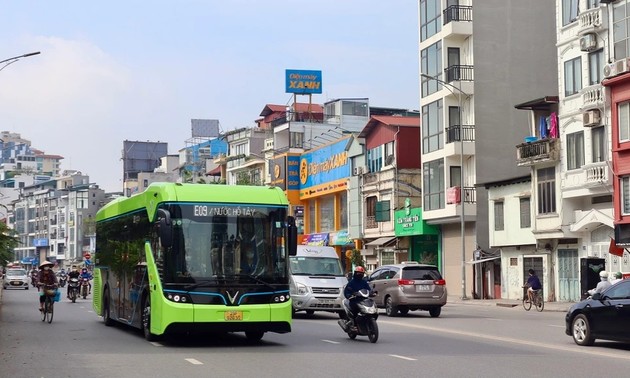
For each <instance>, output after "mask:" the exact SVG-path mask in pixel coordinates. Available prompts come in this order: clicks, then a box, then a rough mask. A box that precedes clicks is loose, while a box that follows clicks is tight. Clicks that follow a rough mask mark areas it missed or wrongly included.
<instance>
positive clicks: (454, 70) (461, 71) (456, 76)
mask: <svg viewBox="0 0 630 378" xmlns="http://www.w3.org/2000/svg"><path fill="white" fill-rule="evenodd" d="M444 78H445V79H446V82H447V83H450V82H453V81H473V66H469V65H462V64H453V65H451V66H448V67H446V68H445V69H444Z"/></svg>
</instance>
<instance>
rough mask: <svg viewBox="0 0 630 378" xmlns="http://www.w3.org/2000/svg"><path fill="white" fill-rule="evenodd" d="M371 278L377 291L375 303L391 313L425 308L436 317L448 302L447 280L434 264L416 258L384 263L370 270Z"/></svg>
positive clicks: (371, 284)
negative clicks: (420, 261)
mask: <svg viewBox="0 0 630 378" xmlns="http://www.w3.org/2000/svg"><path fill="white" fill-rule="evenodd" d="M368 281H369V283H370V286H371V287H372V288H373V289H374V290H376V291H377V294H376V297H375V298H374V301H375V302H376V305H377V306H378V307H379V308H385V313H386V314H387V315H388V316H396V315H398V312H400V313H401V314H402V315H407V313H408V312H409V311H410V310H424V311H429V314H430V315H431V317H433V318H435V317H438V316H440V313H441V312H442V306H444V305H445V304H446V281H444V279H443V278H442V275H441V274H440V271H439V270H438V268H437V267H436V266H435V265H425V264H419V263H417V262H405V263H402V264H393V265H383V266H381V267H379V268H378V269H376V270H375V271H374V272H373V273H372V274H370V276H369V277H368Z"/></svg>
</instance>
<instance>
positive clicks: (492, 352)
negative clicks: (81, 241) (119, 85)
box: [0, 289, 630, 378]
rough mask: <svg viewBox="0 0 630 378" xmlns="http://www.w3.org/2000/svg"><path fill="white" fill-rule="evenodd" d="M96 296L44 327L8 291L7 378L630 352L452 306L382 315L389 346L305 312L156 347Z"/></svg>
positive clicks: (361, 369)
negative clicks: (286, 327)
mask: <svg viewBox="0 0 630 378" xmlns="http://www.w3.org/2000/svg"><path fill="white" fill-rule="evenodd" d="M90 299H91V298H88V300H82V299H81V300H79V301H78V302H77V303H75V304H73V303H70V302H68V301H67V300H62V302H60V303H58V304H57V305H56V308H55V319H54V320H53V323H52V324H47V323H42V321H41V320H40V314H39V311H38V310H37V292H36V291H34V290H32V289H31V290H28V291H22V290H7V291H5V292H4V293H3V298H2V300H3V304H2V306H1V307H0V377H11V378H20V377H29V378H30V377H82V378H89V377H118V378H125V377H134V378H137V377H181V376H186V377H247V376H252V377H296V376H297V377H300V378H306V377H323V376H324V377H390V376H391V377H398V376H399V377H420V376H440V377H487V376H493V377H507V376H509V377H587V376H595V375H600V374H602V373H603V372H607V373H610V372H623V371H625V370H626V369H627V367H628V366H630V345H626V344H617V343H611V342H598V343H596V346H595V347H588V348H587V347H579V346H577V345H575V344H574V343H573V341H572V339H571V338H570V337H569V336H566V335H565V334H564V313H562V312H542V313H538V312H532V311H530V312H525V311H524V310H523V309H522V307H513V308H507V307H497V306H477V305H470V304H449V305H447V306H446V307H445V308H444V309H443V312H442V316H441V317H439V318H431V317H429V315H428V313H425V312H411V313H410V314H409V315H408V316H406V317H397V318H389V317H387V316H385V315H384V314H381V316H380V317H379V320H378V323H379V328H380V338H379V341H378V342H377V343H376V344H370V343H369V341H368V340H367V338H366V337H358V338H357V339H356V340H350V339H349V338H348V337H347V336H346V335H345V334H344V333H343V332H342V331H341V329H340V328H339V326H338V325H337V316H336V315H333V314H327V313H321V314H320V313H318V314H316V315H315V316H313V317H307V316H306V315H302V314H299V313H298V314H297V315H296V318H295V319H294V323H293V332H291V333H290V334H284V335H280V334H266V335H265V337H264V338H263V340H262V342H260V343H254V344H252V343H250V342H248V341H247V340H246V339H245V337H244V336H243V335H242V334H228V335H197V334H190V335H181V336H179V337H176V338H167V339H165V340H164V341H162V342H159V343H149V342H147V341H145V340H144V339H143V338H142V335H141V334H140V333H139V332H137V331H135V330H131V329H129V328H127V327H124V326H116V327H105V326H104V324H103V322H102V320H101V319H100V318H99V317H97V316H96V315H95V314H94V312H93V310H92V308H91V302H90Z"/></svg>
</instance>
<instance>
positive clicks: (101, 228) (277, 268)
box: [93, 183, 297, 341]
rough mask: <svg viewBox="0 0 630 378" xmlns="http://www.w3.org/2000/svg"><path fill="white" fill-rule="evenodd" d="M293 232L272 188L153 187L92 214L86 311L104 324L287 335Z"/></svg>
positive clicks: (152, 336)
mask: <svg viewBox="0 0 630 378" xmlns="http://www.w3.org/2000/svg"><path fill="white" fill-rule="evenodd" d="M296 248H297V228H296V227H295V219H294V218H293V217H291V216H289V204H288V201H287V198H286V196H285V194H284V192H283V191H282V190H281V189H280V188H277V187H268V186H241V185H236V186H234V185H206V184H180V183H153V184H151V185H150V186H149V187H148V188H147V189H146V190H145V191H144V192H142V193H138V194H135V195H133V196H131V197H129V198H126V197H122V198H118V199H116V200H114V201H112V202H110V203H108V204H107V205H105V206H104V207H103V208H102V209H100V210H99V211H98V213H97V214H96V249H95V253H94V256H93V260H94V284H93V286H94V287H93V306H94V310H95V311H96V313H97V314H98V315H100V316H102V317H103V320H104V323H105V325H107V326H111V325H113V324H115V323H116V322H121V323H124V324H127V325H130V326H132V327H137V328H139V329H141V330H142V332H143V333H144V336H145V338H146V339H147V340H149V341H151V340H157V339H159V338H160V337H161V336H163V335H164V334H167V333H170V332H182V331H184V332H186V331H203V330H207V331H212V332H245V335H246V337H247V338H248V339H250V340H260V339H261V338H262V337H263V334H264V333H265V332H277V333H287V332H290V331H291V307H292V306H291V298H290V296H289V268H288V263H287V261H288V258H289V256H292V255H295V253H296Z"/></svg>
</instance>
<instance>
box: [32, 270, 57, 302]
mask: <svg viewBox="0 0 630 378" xmlns="http://www.w3.org/2000/svg"><path fill="white" fill-rule="evenodd" d="M54 265H55V264H53V263H51V262H50V261H44V262H43V263H42V264H41V265H40V266H39V277H38V280H37V287H38V288H40V287H41V290H42V292H41V293H40V294H39V311H44V300H45V297H44V296H45V295H46V286H51V287H53V288H55V289H56V288H57V275H56V274H55V272H53V271H52V268H53V266H54Z"/></svg>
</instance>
